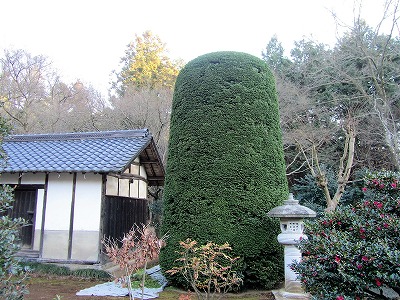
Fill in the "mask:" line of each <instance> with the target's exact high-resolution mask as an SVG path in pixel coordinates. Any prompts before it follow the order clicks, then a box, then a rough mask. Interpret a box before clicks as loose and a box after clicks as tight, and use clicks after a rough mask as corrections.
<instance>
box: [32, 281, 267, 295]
mask: <svg viewBox="0 0 400 300" xmlns="http://www.w3.org/2000/svg"><path fill="white" fill-rule="evenodd" d="M103 282H104V281H93V280H86V279H79V278H72V277H58V276H52V277H49V276H46V277H34V278H31V279H30V283H29V286H28V288H29V294H28V295H26V296H25V298H24V299H27V300H38V299H46V300H55V299H57V300H58V299H61V300H122V299H124V300H125V299H129V297H97V296H76V292H78V291H80V290H82V289H85V288H88V287H92V286H94V285H96V284H99V283H103ZM181 294H184V292H183V291H179V290H174V289H171V288H167V289H166V290H165V291H163V292H162V293H161V294H160V297H159V298H158V299H160V300H175V299H178V298H179V296H180V295H181ZM57 295H58V296H60V297H59V298H57ZM192 299H193V300H194V299H195V297H192ZM224 299H247V300H274V299H275V298H274V296H273V295H272V293H271V292H270V291H251V292H246V293H243V294H232V295H229V296H228V297H226V298H224Z"/></svg>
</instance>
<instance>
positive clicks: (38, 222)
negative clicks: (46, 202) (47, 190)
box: [33, 189, 44, 250]
mask: <svg viewBox="0 0 400 300" xmlns="http://www.w3.org/2000/svg"><path fill="white" fill-rule="evenodd" d="M43 197H44V189H38V192H37V201H36V212H35V233H34V234H35V236H34V240H33V250H39V248H40V234H41V227H42V215H43Z"/></svg>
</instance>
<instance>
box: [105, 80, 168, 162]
mask: <svg viewBox="0 0 400 300" xmlns="http://www.w3.org/2000/svg"><path fill="white" fill-rule="evenodd" d="M172 93H173V91H172V90H171V89H170V88H157V89H148V88H140V89H139V88H136V87H129V88H127V90H126V91H125V94H124V95H123V96H121V97H112V98H111V100H110V102H111V106H112V109H110V110H108V114H109V115H108V117H107V118H108V119H109V120H110V122H111V124H112V126H113V127H114V128H115V129H131V128H148V129H149V130H150V132H151V133H152V135H153V137H154V141H155V143H156V145H157V148H158V151H159V153H160V155H161V156H162V159H163V161H164V162H166V151H167V146H168V135H169V123H170V114H171V105H172Z"/></svg>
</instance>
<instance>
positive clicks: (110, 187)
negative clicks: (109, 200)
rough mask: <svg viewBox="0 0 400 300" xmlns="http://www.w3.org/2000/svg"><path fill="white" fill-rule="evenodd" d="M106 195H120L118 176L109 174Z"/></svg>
mask: <svg viewBox="0 0 400 300" xmlns="http://www.w3.org/2000/svg"><path fill="white" fill-rule="evenodd" d="M106 195H109V196H118V178H116V177H112V176H107V183H106Z"/></svg>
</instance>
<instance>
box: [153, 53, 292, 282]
mask: <svg viewBox="0 0 400 300" xmlns="http://www.w3.org/2000/svg"><path fill="white" fill-rule="evenodd" d="M166 172H167V173H166V184H165V191H164V214H163V225H162V232H163V234H165V233H167V234H168V235H169V238H168V240H167V245H166V247H164V248H162V250H161V255H160V264H161V266H162V269H163V270H164V271H166V270H169V269H171V268H172V267H173V266H174V263H175V260H176V259H177V258H178V254H177V253H176V251H179V241H185V240H186V239H187V238H191V239H195V240H196V241H198V243H199V244H205V243H206V242H208V241H212V242H214V243H217V244H222V243H225V242H228V243H229V244H230V245H231V246H232V248H233V251H232V253H231V254H232V256H240V257H241V258H242V261H241V264H240V267H239V269H238V270H237V271H238V272H240V273H241V274H242V275H243V277H244V285H245V286H246V287H263V288H272V287H273V286H275V285H276V283H277V282H280V281H281V280H282V278H283V249H282V247H281V246H280V245H279V244H278V242H277V235H278V234H279V232H280V230H279V222H278V220H276V219H271V218H269V217H268V216H267V213H268V212H269V210H270V209H272V208H273V207H275V206H277V205H281V204H282V203H283V201H284V200H285V199H287V196H288V187H287V180H286V176H285V163H284V158H283V147H282V139H281V129H280V126H279V112H278V101H277V95H276V91H275V82H274V78H273V75H272V73H271V72H270V70H269V68H268V66H267V65H266V63H265V62H264V61H262V60H261V59H259V58H256V57H254V56H252V55H249V54H245V53H239V52H215V53H209V54H206V55H203V56H200V57H198V58H196V59H194V60H192V61H191V62H189V63H188V64H187V65H186V66H185V67H184V68H183V69H182V70H181V72H180V74H179V76H178V78H177V81H176V85H175V91H174V99H173V104H172V115H171V128H170V140H169V153H168V163H167V170H166ZM167 277H168V279H169V281H170V282H171V283H172V284H174V285H180V286H182V285H185V282H184V280H182V278H179V277H175V276H174V277H171V276H168V274H167Z"/></svg>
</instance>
